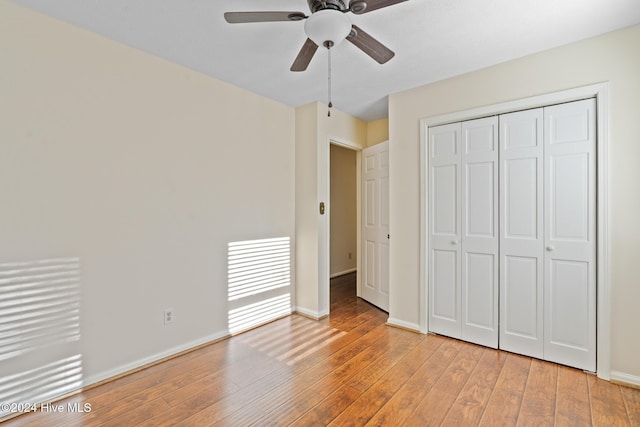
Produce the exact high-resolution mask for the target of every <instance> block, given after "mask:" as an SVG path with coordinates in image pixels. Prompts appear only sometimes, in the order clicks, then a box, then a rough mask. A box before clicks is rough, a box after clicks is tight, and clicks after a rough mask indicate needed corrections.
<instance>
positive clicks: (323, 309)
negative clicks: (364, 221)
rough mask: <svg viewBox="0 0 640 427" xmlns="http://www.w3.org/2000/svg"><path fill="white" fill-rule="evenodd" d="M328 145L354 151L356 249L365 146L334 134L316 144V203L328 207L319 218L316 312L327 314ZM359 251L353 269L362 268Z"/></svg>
mask: <svg viewBox="0 0 640 427" xmlns="http://www.w3.org/2000/svg"><path fill="white" fill-rule="evenodd" d="M331 144H333V145H337V146H340V147H343V148H348V149H350V150H353V151H355V152H356V215H357V217H356V227H357V230H356V240H357V242H356V245H357V248H358V249H360V246H361V239H362V235H361V231H360V227H361V216H362V212H361V208H362V205H361V191H360V185H361V184H360V183H361V178H362V174H361V171H360V164H361V157H362V149H363V148H364V147H362V146H360V145H359V144H356V143H354V142H352V141H347V140H344V139H342V138H336V137H333V136H329V137H327V139H326V140H324V141H323V140H320V141H319V146H318V203H320V202H324V203H325V206H326V207H327V208H326V210H325V213H324V215H321V216H320V217H319V218H320V219H319V225H318V229H319V233H318V294H319V301H318V306H319V310H318V311H319V312H320V313H321V314H322V315H323V316H326V315H328V314H329V311H330V301H329V300H330V298H329V296H330V290H329V284H330V280H331V279H330V276H331V271H330V270H331V266H330V259H331V254H330V251H331V246H330V244H329V243H330V242H329V238H330V237H329V236H330V231H329V230H330V229H329V227H330V217H331V205H330V203H329V201H330V200H331V194H330V189H331V185H330V182H329V179H330V176H331V169H330V168H331V164H330V158H331V156H330V149H331ZM360 252H361V251H360V250H358V251H357V252H356V271H360V268H361V258H360ZM360 286H361V283H360V274H356V289H357V291H356V292H357V295H358V296H360V289H361V287H360Z"/></svg>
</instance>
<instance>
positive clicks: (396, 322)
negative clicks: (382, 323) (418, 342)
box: [387, 317, 420, 333]
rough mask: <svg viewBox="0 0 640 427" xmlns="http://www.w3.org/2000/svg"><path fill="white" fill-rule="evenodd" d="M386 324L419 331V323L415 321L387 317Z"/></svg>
mask: <svg viewBox="0 0 640 427" xmlns="http://www.w3.org/2000/svg"><path fill="white" fill-rule="evenodd" d="M387 324H388V325H391V326H397V327H398V328H402V329H408V330H410V331H413V332H417V333H420V325H418V324H417V323H411V322H405V321H404V320H400V319H396V318H394V317H389V318H388V319H387Z"/></svg>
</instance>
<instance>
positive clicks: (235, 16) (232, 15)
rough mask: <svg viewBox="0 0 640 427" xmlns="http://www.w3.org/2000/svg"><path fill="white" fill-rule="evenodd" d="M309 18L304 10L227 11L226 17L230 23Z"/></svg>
mask: <svg viewBox="0 0 640 427" xmlns="http://www.w3.org/2000/svg"><path fill="white" fill-rule="evenodd" d="M305 18H307V15H305V14H304V13H302V12H226V13H225V14H224V19H225V20H226V21H227V22H228V23H230V24H244V23H247V22H280V21H301V20H303V19H305Z"/></svg>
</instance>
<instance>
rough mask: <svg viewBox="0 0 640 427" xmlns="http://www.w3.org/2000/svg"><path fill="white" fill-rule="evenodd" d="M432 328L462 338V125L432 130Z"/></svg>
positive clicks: (430, 224)
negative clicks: (460, 242)
mask: <svg viewBox="0 0 640 427" xmlns="http://www.w3.org/2000/svg"><path fill="white" fill-rule="evenodd" d="M428 144H429V145H428V150H429V273H428V274H429V276H428V277H429V330H430V331H432V332H436V333H439V334H442V335H447V336H450V337H453V338H460V330H461V329H460V328H461V297H460V284H461V274H460V268H461V257H460V255H461V254H460V244H459V241H460V233H461V227H460V222H461V212H460V207H461V200H460V197H461V196H460V180H461V171H460V149H461V146H460V124H459V123H456V124H452V125H443V126H437V127H433V128H430V129H429V138H428Z"/></svg>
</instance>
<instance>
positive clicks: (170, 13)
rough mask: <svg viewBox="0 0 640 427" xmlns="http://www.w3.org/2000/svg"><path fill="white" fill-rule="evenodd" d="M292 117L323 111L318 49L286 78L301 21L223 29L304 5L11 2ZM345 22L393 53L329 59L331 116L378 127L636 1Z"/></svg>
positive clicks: (276, 0)
mask: <svg viewBox="0 0 640 427" xmlns="http://www.w3.org/2000/svg"><path fill="white" fill-rule="evenodd" d="M13 1H15V2H16V3H19V4H22V5H25V6H28V7H30V8H32V9H35V10H38V11H41V12H43V13H45V14H47V15H50V16H53V17H55V18H58V19H60V20H63V21H66V22H69V23H72V24H75V25H78V26H80V27H83V28H86V29H88V30H90V31H93V32H96V33H98V34H102V35H104V36H106V37H108V38H111V39H114V40H117V41H119V42H122V43H124V44H127V45H129V46H133V47H136V48H138V49H141V50H143V51H146V52H149V53H152V54H155V55H157V56H160V57H162V58H165V59H167V60H169V61H172V62H175V63H178V64H182V65H184V66H187V67H189V68H192V69H194V70H197V71H200V72H202V73H205V74H208V75H210V76H212V77H215V78H217V79H220V80H224V81H227V82H230V83H232V84H234V85H236V86H239V87H242V88H246V89H249V90H251V91H253V92H256V93H259V94H261V95H264V96H266V97H269V98H272V99H274V100H277V101H280V102H283V103H285V104H288V105H291V106H300V105H304V104H307V103H309V102H313V101H322V102H327V58H326V50H324V49H318V52H317V53H316V56H315V57H314V58H313V60H312V61H311V64H310V65H309V68H308V69H307V71H305V72H301V73H293V72H291V71H289V67H290V66H291V64H292V62H293V60H294V58H295V57H296V55H297V54H298V51H299V50H300V48H301V47H302V44H303V43H304V41H305V39H306V36H305V33H304V29H303V27H304V23H303V22H274V23H252V24H233V25H232V24H227V23H226V22H225V21H224V18H223V14H224V12H227V11H257V10H285V11H302V12H304V13H306V14H308V13H309V10H308V6H307V2H306V0H55V1H49V0H13ZM349 17H350V18H351V20H352V22H353V23H354V24H356V25H358V26H359V27H361V28H362V29H363V30H365V31H366V32H368V33H369V34H371V35H372V36H374V37H376V38H377V39H378V40H380V41H381V42H382V43H384V44H385V45H386V46H388V47H389V48H391V49H392V50H393V51H395V53H396V56H395V57H394V58H393V59H392V60H391V61H389V62H388V63H387V64H385V65H379V64H377V63H376V62H374V61H373V60H372V59H371V58H369V57H368V56H366V55H365V54H364V53H363V52H362V51H360V50H358V49H357V48H356V47H355V46H353V45H352V44H351V43H348V42H345V43H342V44H340V45H338V46H336V47H335V48H334V49H332V65H333V79H332V84H333V104H334V107H335V108H337V109H339V110H341V111H344V112H346V113H349V114H351V115H353V116H355V117H359V118H361V119H364V120H367V121H369V120H375V119H380V118H384V117H386V116H387V95H389V94H391V93H395V92H399V91H402V90H405V89H409V88H412V87H416V86H420V85H423V84H426V83H430V82H434V81H437V80H442V79H445V78H448V77H452V76H455V75H458V74H462V73H465V72H469V71H472V70H477V69H480V68H484V67H487V66H490V65H493V64H496V63H500V62H504V61H508V60H510V59H514V58H518V57H522V56H525V55H529V54H532V53H535V52H539V51H542V50H546V49H550V48H552V47H555V46H560V45H563V44H567V43H571V42H574V41H577V40H581V39H585V38H589V37H592V36H595V35H598V34H603V33H606V32H610V31H613V30H616V29H619V28H623V27H627V26H630V25H634V24H637V23H640V0H408V1H406V2H404V3H399V4H396V5H394V6H390V7H387V8H384V9H379V10H377V11H373V12H371V13H368V14H364V15H354V14H349Z"/></svg>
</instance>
